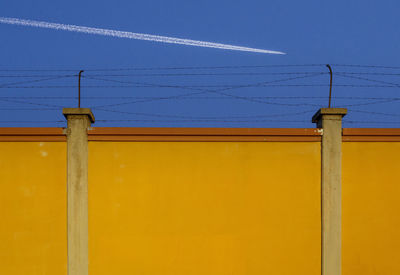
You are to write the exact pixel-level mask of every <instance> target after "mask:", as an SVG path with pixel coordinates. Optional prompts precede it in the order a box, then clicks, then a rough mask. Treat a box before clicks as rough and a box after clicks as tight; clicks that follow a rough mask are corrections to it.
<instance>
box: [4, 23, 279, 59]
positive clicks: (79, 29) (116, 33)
mask: <svg viewBox="0 0 400 275" xmlns="http://www.w3.org/2000/svg"><path fill="white" fill-rule="evenodd" d="M0 23H4V24H11V25H22V26H30V27H37V28H46V29H55V30H64V31H71V32H82V33H88V34H98V35H105V36H113V37H119V38H129V39H138V40H148V41H156V42H162V43H172V44H181V45H188V46H196V47H205V48H216V49H223V50H233V51H244V52H256V53H268V54H285V53H283V52H279V51H271V50H263V49H254V48H248V47H241V46H234V45H229V44H221V43H213V42H206V41H198V40H191V39H182V38H175V37H168V36H160V35H152V34H144V33H134V32H125V31H116V30H108V29H100V28H90V27H84V26H76V25H67V24H58V23H50V22H44V21H35V20H25V19H19V18H9V17H0Z"/></svg>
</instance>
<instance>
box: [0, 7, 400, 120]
mask: <svg viewBox="0 0 400 275" xmlns="http://www.w3.org/2000/svg"><path fill="white" fill-rule="evenodd" d="M399 10H400V3H399V2H398V1H394V0H393V1H391V0H382V1H349V0H348V1H344V0H338V1H324V0H322V1H321V0H319V1H294V0H279V1H278V0H275V1H249V0H247V1H219V0H214V1H208V0H203V1H188V0H186V1H181V0H179V1H161V0H159V1H151V0H148V1H75V0H70V1H20V0H15V1H1V2H0V16H3V17H16V18H23V19H32V20H40V21H49V22H56V23H65V24H74V25H82V26H89V27H98V28H107V29H116V30H123V31H132V32H138V33H148V34H158V35H165V36H174V37H179V38H190V39H196V40H204V41H211V42H220V43H226V44H233V45H240V46H248V47H254V48H262V49H270V50H278V51H283V52H286V53H287V55H284V56H282V55H268V54H257V53H247V52H236V51H224V50H218V49H207V48H198V47H190V46H182V45H172V44H163V43H156V42H148V41H138V40H128V39H118V38H112V37H104V36H96V35H88V34H82V33H72V32H65V31H55V30H48V29H37V28H31V27H22V26H13V25H5V24H0V34H1V35H2V39H1V40H0V60H1V62H0V69H1V70H2V71H1V72H0V76H2V77H1V79H0V88H1V89H0V93H1V94H0V115H1V117H2V118H1V121H3V122H2V123H1V125H0V127H6V126H16V124H14V123H11V122H7V121H32V122H26V123H19V124H17V126H64V125H65V123H63V122H57V121H63V120H64V119H63V117H62V115H61V109H59V110H58V109H57V108H58V107H59V106H60V107H75V106H76V99H74V98H70V97H75V96H76V94H77V88H76V87H75V86H74V85H76V84H77V77H76V76H72V75H74V74H77V73H78V71H79V70H80V69H83V70H85V72H84V76H85V78H83V79H82V96H83V98H82V104H83V107H93V112H94V114H95V116H96V119H98V122H96V124H95V125H96V126H140V127H313V125H312V124H311V123H310V119H311V116H312V115H313V113H314V112H315V111H316V110H317V109H318V108H319V106H320V107H326V104H327V98H325V97H327V95H328V92H329V87H328V86H327V84H329V75H328V74H327V72H328V70H327V68H326V67H324V64H327V63H329V64H334V65H332V67H333V70H334V73H336V72H342V73H343V72H346V73H352V74H347V75H344V76H343V75H341V76H339V75H335V74H334V84H338V86H334V87H333V95H334V96H335V97H337V98H334V99H333V105H334V106H337V107H348V108H349V114H348V115H347V116H346V118H345V119H346V121H348V122H346V123H345V127H399V125H400V123H399V121H400V112H399V109H400V108H399V104H400V102H399V101H398V100H397V98H400V95H399V85H400V68H371V67H350V66H339V65H346V64H355V65H378V66H389V67H399V66H400V62H399V61H400V58H399V53H398V50H399V49H400V32H399V30H400V20H399V19H398V11H399ZM303 64H321V65H320V66H293V65H303ZM272 65H290V66H287V67H285V66H282V67H274V66H272ZM215 66H218V67H219V66H222V67H228V68H209V67H215ZM229 66H234V68H232V67H229ZM237 66H238V67H237ZM243 66H245V67H243ZM268 66H271V67H268ZM176 67H184V68H186V67H190V68H186V69H174V70H172V69H163V70H160V69H157V70H155V69H154V68H176ZM193 67H196V68H193ZM198 67H207V68H203V69H199V68H198ZM140 68H151V69H152V70H138V69H140ZM26 69H29V70H32V71H18V70H26ZM99 69H108V70H104V71H97V70H99ZM113 69H134V70H113ZM10 70H16V71H10ZM37 70H50V71H37ZM61 70H66V71H61ZM69 70H71V71H69ZM311 72H317V73H322V72H323V73H324V74H319V75H313V76H312V77H311V76H310V75H308V74H307V75H306V74H304V73H311ZM279 73H281V74H279ZM354 73H357V74H354ZM358 73H363V74H358ZM61 75H68V76H67V77H63V78H58V79H54V80H49V81H41V82H31V83H28V84H9V83H15V82H24V81H30V80H36V79H45V78H50V77H53V76H61ZM33 76H35V77H33ZM298 76H310V77H306V78H299V79H294V80H288V81H280V82H272V83H276V84H290V85H292V86H289V85H288V86H284V85H283V86H279V85H276V86H272V87H271V86H270V87H266V86H261V87H260V86H256V87H254V86H251V84H254V83H266V82H271V81H277V80H282V79H287V78H292V77H298ZM90 77H91V78H90ZM354 77H356V78H354ZM357 77H358V78H357ZM93 78H97V79H93ZM360 78H363V79H360ZM365 78H367V79H369V80H365ZM138 83H142V84H143V83H144V85H139V84H138ZM388 83H389V84H388ZM149 84H150V85H149ZM235 85H236V87H234V86H235ZM246 85H247V86H250V87H245V86H246ZM307 85H308V86H307ZM323 85H325V86H323ZM340 85H342V86H340ZM346 85H347V86H346ZM21 86H22V87H21ZM120 86H124V87H120ZM126 86H128V87H126ZM159 86H161V87H159ZM166 86H167V87H166ZM171 86H172V87H171ZM182 86H184V87H182ZM204 86H206V87H204ZM227 86H228V87H229V86H231V87H234V88H232V89H228V90H226V91H223V92H222V93H223V94H221V92H204V93H201V94H199V95H193V96H187V97H182V94H189V93H194V92H196V91H199V89H200V90H201V89H202V90H201V91H204V89H206V90H216V89H221V88H220V87H223V88H224V87H227ZM238 86H240V87H238ZM350 86H352V87H350ZM354 86H356V87H354ZM370 86H372V87H370ZM381 86H382V87H381ZM383 86H385V87H383ZM388 86H392V87H388ZM28 87H29V88H28ZM51 87H53V88H51ZM185 87H192V88H189V89H186V88H185ZM193 87H196V88H193ZM198 87H200V88H198ZM196 89H197V90H196ZM227 94H228V95H227ZM179 95H180V97H179ZM152 97H153V99H151V98H152ZM154 97H156V98H158V99H154ZM383 101H386V102H385V103H382V102H383ZM128 102H133V103H131V104H126V103H128ZM376 102H377V103H376ZM120 103H123V104H120ZM118 104H120V105H118ZM104 105H114V106H106V107H104ZM96 106H103V109H104V108H106V109H107V111H106V110H100V109H99V107H98V109H96ZM289 114H292V115H289ZM281 115H283V116H281ZM121 120H123V121H121ZM176 120H179V121H176ZM40 121H41V122H40ZM46 121H52V122H51V123H50V122H49V123H47V122H46ZM53 121H54V122H53ZM34 122H36V123H34ZM45 122H46V123H45Z"/></svg>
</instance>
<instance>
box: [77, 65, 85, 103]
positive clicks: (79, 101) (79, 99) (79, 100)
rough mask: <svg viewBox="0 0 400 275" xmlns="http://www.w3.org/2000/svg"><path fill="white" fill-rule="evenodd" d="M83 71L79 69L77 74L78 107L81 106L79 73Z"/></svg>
mask: <svg viewBox="0 0 400 275" xmlns="http://www.w3.org/2000/svg"><path fill="white" fill-rule="evenodd" d="M83 72H84V71H83V70H80V71H79V75H78V108H80V107H81V75H82V73H83Z"/></svg>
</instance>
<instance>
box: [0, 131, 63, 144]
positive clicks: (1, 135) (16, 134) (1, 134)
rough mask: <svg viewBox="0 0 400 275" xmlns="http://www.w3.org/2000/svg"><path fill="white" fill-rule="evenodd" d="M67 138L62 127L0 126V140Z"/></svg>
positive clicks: (61, 139) (59, 140) (58, 139)
mask: <svg viewBox="0 0 400 275" xmlns="http://www.w3.org/2000/svg"><path fill="white" fill-rule="evenodd" d="M66 140H67V138H66V136H65V134H64V129H63V128H0V141H3V142H4V141H10V142H14V141H39V142H40V141H41V142H45V141H57V142H65V141H66Z"/></svg>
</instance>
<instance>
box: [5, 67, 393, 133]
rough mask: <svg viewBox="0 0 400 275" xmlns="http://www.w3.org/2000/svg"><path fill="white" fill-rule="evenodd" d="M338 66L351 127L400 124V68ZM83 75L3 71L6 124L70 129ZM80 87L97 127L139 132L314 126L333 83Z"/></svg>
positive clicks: (336, 95)
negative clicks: (69, 110)
mask: <svg viewBox="0 0 400 275" xmlns="http://www.w3.org/2000/svg"><path fill="white" fill-rule="evenodd" d="M331 66H332V68H333V70H334V71H333V79H334V81H333V85H332V88H333V97H332V101H333V107H343V108H348V109H349V113H348V115H347V116H346V117H345V119H344V120H343V123H344V125H345V126H346V125H349V127H350V126H351V127H371V126H374V127H377V126H378V127H399V126H400V118H399V117H400V111H399V110H400V108H399V101H400V94H399V88H400V67H396V66H378V65H356V64H331ZM79 71H80V69H76V70H75V69H37V68H23V69H21V68H20V69H7V68H5V69H1V70H0V116H1V119H0V127H12V126H15V125H28V126H34V125H43V124H45V125H49V126H56V127H60V126H61V127H63V126H65V123H66V122H65V119H64V118H63V117H62V113H61V109H62V108H65V107H76V104H77V101H78V97H77V92H78V85H77V84H78V72H79ZM81 83H82V85H81V90H82V97H81V100H82V101H83V105H82V107H88V108H91V109H92V110H93V112H94V113H95V116H96V118H97V120H96V126H102V125H105V126H109V125H110V124H112V123H113V124H114V125H116V126H133V127H135V126H150V127H171V126H175V127H276V125H278V127H314V126H313V125H312V124H311V116H312V115H313V113H314V112H316V111H317V110H318V109H319V108H321V107H326V105H327V102H328V91H329V86H330V83H329V71H327V70H326V68H325V64H298V65H297V64H294V65H279V64H278V65H255V66H253V65H250V66H247V65H238V66H197V67H196V66H192V67H148V68H135V67H131V68H89V69H85V72H84V73H83V75H82V79H81ZM354 107H355V108H354ZM360 108H361V109H360ZM26 117H29V120H25V119H21V118H26ZM11 118H13V119H11ZM49 118H51V119H49Z"/></svg>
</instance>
